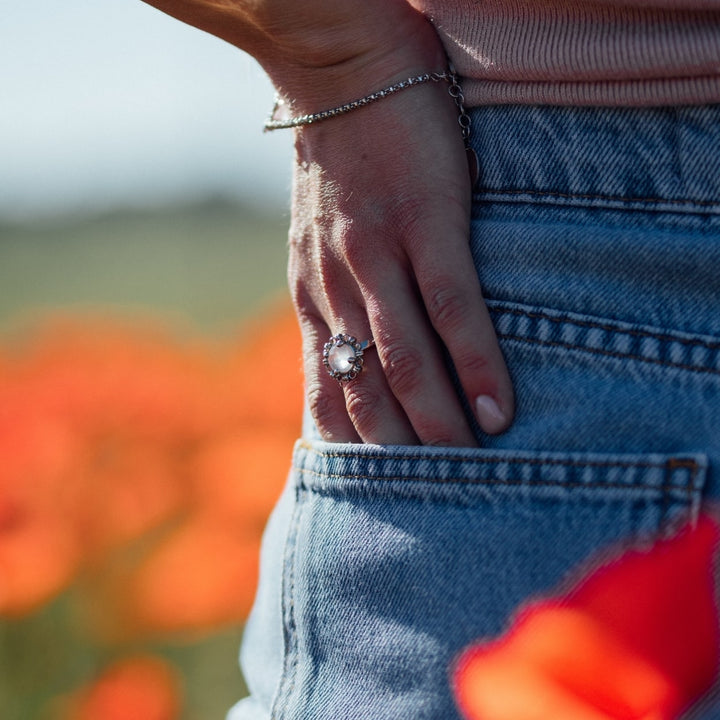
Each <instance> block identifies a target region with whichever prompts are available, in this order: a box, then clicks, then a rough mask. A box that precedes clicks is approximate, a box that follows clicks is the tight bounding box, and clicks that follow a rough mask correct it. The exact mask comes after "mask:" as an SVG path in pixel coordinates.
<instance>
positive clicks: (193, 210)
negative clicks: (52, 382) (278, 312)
mask: <svg viewBox="0 0 720 720" xmlns="http://www.w3.org/2000/svg"><path fill="white" fill-rule="evenodd" d="M287 224H288V217H287V212H286V211H283V210H279V211H277V212H275V213H270V212H265V213H262V212H260V211H258V210H255V209H253V208H249V207H243V206H241V205H234V204H230V203H227V202H223V201H208V202H205V203H201V204H195V205H188V206H182V207H168V208H150V209H147V210H126V211H116V212H112V213H106V214H102V215H96V216H88V217H69V218H60V219H55V220H48V219H46V220H38V221H34V222H29V223H25V224H22V225H10V224H4V225H0V330H2V329H5V328H7V327H8V326H9V325H11V324H14V323H15V322H17V321H18V319H20V320H23V319H25V318H28V317H30V318H32V317H34V316H38V315H43V314H46V313H48V312H57V311H87V310H97V309H103V310H104V309H109V310H112V311H113V312H115V313H119V314H134V313H142V314H148V313H150V314H152V315H155V316H157V315H159V316H160V317H167V318H170V319H173V320H174V321H177V322H179V323H180V324H183V323H187V324H188V325H189V326H190V327H192V328H195V329H200V330H203V331H208V332H213V333H216V332H227V331H228V330H231V329H232V328H234V327H235V326H236V325H237V323H238V321H239V320H241V319H243V318H244V317H246V316H247V315H248V314H249V313H251V312H253V311H254V310H256V309H257V308H259V307H261V306H262V304H263V303H264V302H265V301H267V300H268V299H269V298H271V297H272V296H274V295H277V294H279V293H282V292H283V291H284V287H285V257H286V234H287Z"/></svg>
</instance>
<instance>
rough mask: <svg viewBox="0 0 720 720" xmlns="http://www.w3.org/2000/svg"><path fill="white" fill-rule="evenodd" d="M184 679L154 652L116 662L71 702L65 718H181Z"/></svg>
mask: <svg viewBox="0 0 720 720" xmlns="http://www.w3.org/2000/svg"><path fill="white" fill-rule="evenodd" d="M180 708H181V693H180V682H179V679H178V677H177V674H176V672H175V671H174V670H173V668H172V667H171V666H170V665H169V664H168V663H166V662H164V661H163V660H161V659H160V658H157V657H153V656H138V657H133V658H128V659H125V660H122V661H120V662H118V663H116V664H115V665H112V666H111V667H109V668H108V669H106V670H105V672H104V673H103V674H102V675H101V676H100V677H99V678H98V679H97V680H95V682H94V683H92V684H91V685H90V686H89V687H87V688H85V689H84V690H81V691H79V692H77V693H76V694H75V695H74V697H73V698H72V699H71V701H70V702H69V703H68V710H67V712H66V713H64V718H63V720H129V719H130V718H132V720H177V718H179V717H180Z"/></svg>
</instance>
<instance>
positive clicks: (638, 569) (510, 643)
mask: <svg viewBox="0 0 720 720" xmlns="http://www.w3.org/2000/svg"><path fill="white" fill-rule="evenodd" d="M719 540H720V525H719V524H718V523H717V522H716V521H715V520H713V519H712V518H710V517H709V516H703V517H702V518H701V519H700V521H699V522H698V523H697V525H696V526H694V527H690V526H688V527H686V528H684V529H683V530H682V531H681V532H679V533H678V534H677V535H676V536H675V537H673V538H670V539H667V540H662V541H659V542H657V543H656V544H654V545H653V546H652V547H651V548H650V549H648V550H631V551H628V552H626V553H624V554H622V555H621V556H620V557H618V558H617V559H615V560H613V561H611V562H606V563H605V564H603V565H602V566H601V567H599V568H598V569H596V570H595V571H594V572H592V573H590V574H589V575H588V576H586V577H585V578H584V579H583V580H581V581H580V582H579V583H577V584H576V585H575V587H573V588H572V589H571V590H570V591H569V592H567V593H566V594H565V595H564V596H562V597H559V598H557V599H553V600H545V601H539V602H535V603H532V604H530V605H528V606H527V607H526V608H525V609H524V610H522V612H521V613H520V614H519V615H518V617H517V618H516V620H515V622H514V623H513V626H512V627H511V628H510V630H509V631H508V632H507V633H506V635H505V636H504V637H502V638H500V639H499V640H496V641H493V642H489V643H484V644H479V645H477V646H475V647H473V648H471V649H470V650H468V651H467V652H466V653H465V654H464V655H463V656H462V657H461V658H460V660H459V661H458V663H457V666H456V668H455V671H454V684H455V693H456V698H457V700H458V704H459V706H460V708H461V709H462V711H463V713H464V714H465V716H466V717H467V718H469V720H673V719H675V718H678V717H679V716H680V715H681V714H682V713H683V712H684V711H685V710H686V709H687V708H688V707H690V706H691V705H692V704H693V703H695V702H696V701H697V700H698V699H699V698H701V697H702V695H703V694H704V693H706V692H707V691H708V689H709V688H710V687H711V686H712V685H713V683H714V682H715V680H716V678H717V676H718V669H719V664H720V627H719V622H720V621H719V616H718V606H717V601H716V589H717V588H716V584H717V580H716V577H715V572H716V570H715V567H714V563H715V561H716V556H717V551H718V542H719Z"/></svg>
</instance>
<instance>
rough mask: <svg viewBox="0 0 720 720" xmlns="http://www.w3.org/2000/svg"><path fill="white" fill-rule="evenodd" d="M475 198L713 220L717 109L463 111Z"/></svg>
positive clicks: (718, 199) (718, 189) (718, 198)
mask: <svg viewBox="0 0 720 720" xmlns="http://www.w3.org/2000/svg"><path fill="white" fill-rule="evenodd" d="M472 121H473V124H472V144H473V146H474V148H475V150H476V151H477V153H478V155H479V158H480V165H481V175H480V179H479V181H478V184H477V186H476V192H477V193H479V194H480V195H482V194H485V193H488V194H491V195H492V194H496V195H497V194H502V195H504V196H505V199H511V198H512V197H513V196H515V197H518V196H519V195H521V194H527V195H528V196H532V195H536V196H538V197H540V198H542V197H549V196H556V197H558V198H562V197H563V196H572V197H575V198H583V197H584V198H586V199H587V200H588V201H592V200H593V198H597V199H601V200H603V201H613V200H615V201H617V202H619V203H620V202H621V203H624V204H627V203H628V202H630V203H642V204H646V205H647V204H657V205H658V206H662V209H668V210H677V209H679V210H681V211H690V212H702V213H709V214H720V105H705V106H687V107H660V108H596V107H588V108H569V107H552V106H519V105H518V106H512V105H507V106H490V107H480V108H474V109H473V110H472Z"/></svg>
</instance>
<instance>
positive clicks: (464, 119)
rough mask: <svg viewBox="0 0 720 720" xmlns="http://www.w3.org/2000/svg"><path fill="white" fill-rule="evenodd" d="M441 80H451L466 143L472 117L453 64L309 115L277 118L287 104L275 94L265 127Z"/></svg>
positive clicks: (289, 124)
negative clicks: (468, 112)
mask: <svg viewBox="0 0 720 720" xmlns="http://www.w3.org/2000/svg"><path fill="white" fill-rule="evenodd" d="M442 81H446V82H448V83H449V84H450V87H449V88H448V92H449V93H450V95H451V96H452V97H453V99H454V100H455V104H456V105H457V107H458V111H459V117H458V122H459V123H460V127H461V128H462V136H463V140H465V142H466V143H467V141H468V139H469V137H470V117H469V116H468V114H467V112H466V111H465V105H464V102H465V98H464V96H463V92H462V88H461V87H460V82H459V81H458V76H457V73H456V72H455V68H454V67H453V66H452V65H450V66H449V67H448V69H447V70H444V71H442V72H428V73H424V74H423V75H416V76H414V77H410V78H408V79H407V80H403V81H402V82H398V83H395V84H394V85H390V86H389V87H386V88H383V89H382V90H377V91H376V92H374V93H371V94H370V95H366V96H365V97H362V98H359V99H357V100H353V101H351V102H348V103H345V104H344V105H339V106H338V107H335V108H331V109H330V110H323V111H321V112H318V113H312V114H309V115H299V116H297V117H292V118H288V119H287V120H277V119H275V116H276V114H277V112H278V110H279V109H280V108H281V107H282V106H283V105H284V104H285V102H284V101H283V99H282V98H281V97H279V96H278V95H276V96H275V104H274V105H273V109H272V112H271V113H270V117H269V118H268V119H267V120H266V121H265V126H264V130H265V132H269V131H271V130H281V129H286V128H296V127H301V126H303V125H312V124H313V123H315V122H319V121H320V120H328V119H329V118H333V117H337V116H338V115H344V114H345V113H349V112H351V111H352V110H356V109H357V108H361V107H365V106H366V105H370V103H373V102H375V101H377V100H381V99H382V98H386V97H388V96H389V95H394V94H395V93H397V92H400V91H401V90H406V89H407V88H410V87H413V86H415V85H422V84H424V83H427V82H442Z"/></svg>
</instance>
